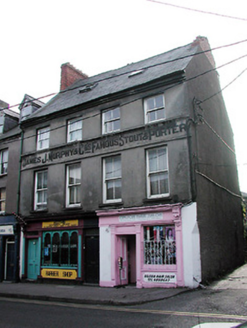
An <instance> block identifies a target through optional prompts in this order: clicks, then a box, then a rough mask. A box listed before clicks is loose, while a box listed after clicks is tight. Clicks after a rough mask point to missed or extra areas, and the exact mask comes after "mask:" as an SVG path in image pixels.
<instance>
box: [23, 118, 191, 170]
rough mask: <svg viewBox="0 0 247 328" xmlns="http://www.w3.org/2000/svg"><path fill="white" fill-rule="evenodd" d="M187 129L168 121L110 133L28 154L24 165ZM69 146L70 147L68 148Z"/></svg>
mask: <svg viewBox="0 0 247 328" xmlns="http://www.w3.org/2000/svg"><path fill="white" fill-rule="evenodd" d="M185 131H186V123H185V120H183V121H179V122H178V121H175V120H173V121H168V122H163V123H160V124H158V125H154V126H151V127H147V128H145V129H143V130H142V131H140V132H137V133H134V134H128V135H122V134H117V135H110V136H106V137H104V138H101V139H98V140H90V141H85V142H83V141H82V142H78V143H76V144H74V145H72V146H67V147H66V148H64V149H62V150H61V149H59V150H52V151H49V152H46V153H43V154H41V155H40V156H36V155H33V156H27V157H24V158H23V159H22V166H23V167H26V166H27V165H34V164H46V163H48V162H53V161H55V160H59V159H63V158H67V157H72V156H83V155H87V154H94V153H97V152H98V151H101V150H104V149H108V148H112V147H123V146H125V145H128V144H131V143H134V142H143V141H148V140H149V141H151V140H153V139H154V138H160V137H164V136H169V135H173V134H177V133H183V132H185ZM68 147H69V148H68Z"/></svg>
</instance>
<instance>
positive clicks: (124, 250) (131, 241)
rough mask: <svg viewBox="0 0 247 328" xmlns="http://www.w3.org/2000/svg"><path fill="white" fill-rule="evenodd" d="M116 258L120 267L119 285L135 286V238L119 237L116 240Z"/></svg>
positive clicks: (128, 236) (130, 236) (131, 236)
mask: <svg viewBox="0 0 247 328" xmlns="http://www.w3.org/2000/svg"><path fill="white" fill-rule="evenodd" d="M117 256H118V257H117V258H118V260H119V258H121V261H122V263H121V264H122V266H121V268H120V267H118V269H119V273H118V281H119V285H129V284H136V236H135V235H126V236H119V237H118V239H117Z"/></svg>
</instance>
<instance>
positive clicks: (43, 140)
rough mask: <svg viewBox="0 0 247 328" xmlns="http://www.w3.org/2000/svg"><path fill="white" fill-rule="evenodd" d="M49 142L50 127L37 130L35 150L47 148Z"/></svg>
mask: <svg viewBox="0 0 247 328" xmlns="http://www.w3.org/2000/svg"><path fill="white" fill-rule="evenodd" d="M49 142H50V127H49V126H47V127H45V128H41V129H39V130H37V150H42V149H47V148H49Z"/></svg>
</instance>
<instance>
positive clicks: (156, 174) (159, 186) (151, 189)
mask: <svg viewBox="0 0 247 328" xmlns="http://www.w3.org/2000/svg"><path fill="white" fill-rule="evenodd" d="M147 191H148V197H149V198H151V197H162V196H168V195H169V176H168V159H167V148H166V147H162V148H155V149H150V150H148V152H147Z"/></svg>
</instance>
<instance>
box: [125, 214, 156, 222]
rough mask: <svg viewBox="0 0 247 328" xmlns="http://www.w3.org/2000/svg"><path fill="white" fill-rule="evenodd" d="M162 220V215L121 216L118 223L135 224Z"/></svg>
mask: <svg viewBox="0 0 247 328" xmlns="http://www.w3.org/2000/svg"><path fill="white" fill-rule="evenodd" d="M162 219H163V213H145V214H133V215H122V216H120V217H119V222H137V221H157V220H162Z"/></svg>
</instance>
